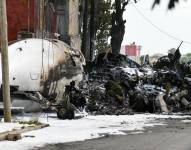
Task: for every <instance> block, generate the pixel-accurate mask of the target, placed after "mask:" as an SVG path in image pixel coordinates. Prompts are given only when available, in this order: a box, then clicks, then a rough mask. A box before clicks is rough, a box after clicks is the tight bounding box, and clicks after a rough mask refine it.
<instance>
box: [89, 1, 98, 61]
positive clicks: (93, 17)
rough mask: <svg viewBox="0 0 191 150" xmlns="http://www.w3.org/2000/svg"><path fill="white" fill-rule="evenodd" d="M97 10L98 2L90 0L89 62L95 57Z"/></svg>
mask: <svg viewBox="0 0 191 150" xmlns="http://www.w3.org/2000/svg"><path fill="white" fill-rule="evenodd" d="M97 9H98V0H91V17H90V60H91V61H93V60H94V57H95V40H96V26H97V23H96V22H97V17H96V16H97Z"/></svg>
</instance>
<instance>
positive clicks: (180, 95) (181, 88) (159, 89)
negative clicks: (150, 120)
mask: <svg viewBox="0 0 191 150" xmlns="http://www.w3.org/2000/svg"><path fill="white" fill-rule="evenodd" d="M180 57H181V55H180V52H179V49H177V50H174V51H173V53H172V52H171V53H169V55H168V56H165V57H162V58H160V59H159V60H158V62H156V63H155V64H154V65H153V66H151V65H145V66H144V65H143V66H140V65H139V64H137V63H136V62H134V61H132V60H130V59H129V58H128V57H126V56H124V55H120V54H118V55H116V54H112V53H108V54H107V53H102V54H100V55H98V57H97V59H96V60H95V61H94V62H93V63H92V64H91V65H90V66H91V67H89V68H88V73H86V74H85V76H84V80H83V81H82V82H81V83H80V85H79V86H80V88H79V89H80V90H81V91H83V93H84V95H85V96H86V97H87V104H86V109H87V111H88V112H91V113H94V114H108V115H122V114H129V113H132V112H150V113H155V112H167V113H168V112H177V111H179V112H180V111H189V110H190V108H191V65H190V64H189V63H187V64H181V63H180V62H179V59H180ZM90 68H91V69H90ZM90 70H91V71H90Z"/></svg>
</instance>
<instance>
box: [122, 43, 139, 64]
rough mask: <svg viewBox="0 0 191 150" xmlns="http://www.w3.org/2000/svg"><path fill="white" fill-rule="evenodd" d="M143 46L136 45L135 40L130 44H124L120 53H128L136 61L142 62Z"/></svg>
mask: <svg viewBox="0 0 191 150" xmlns="http://www.w3.org/2000/svg"><path fill="white" fill-rule="evenodd" d="M141 48H142V47H141V46H139V45H136V44H135V42H133V43H132V44H130V45H124V46H122V47H121V52H120V53H121V54H123V55H127V56H128V57H129V58H130V59H132V60H134V61H136V62H137V63H140V53H141Z"/></svg>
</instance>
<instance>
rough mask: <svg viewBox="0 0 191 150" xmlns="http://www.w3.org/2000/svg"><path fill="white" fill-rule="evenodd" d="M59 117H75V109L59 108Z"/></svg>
mask: <svg viewBox="0 0 191 150" xmlns="http://www.w3.org/2000/svg"><path fill="white" fill-rule="evenodd" d="M57 117H58V119H74V111H73V110H67V109H66V108H59V109H58V111H57Z"/></svg>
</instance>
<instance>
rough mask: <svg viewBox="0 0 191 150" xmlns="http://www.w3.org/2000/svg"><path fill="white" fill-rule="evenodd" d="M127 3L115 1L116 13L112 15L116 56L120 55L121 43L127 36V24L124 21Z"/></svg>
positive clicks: (112, 36)
mask: <svg viewBox="0 0 191 150" xmlns="http://www.w3.org/2000/svg"><path fill="white" fill-rule="evenodd" d="M127 4H128V1H127V2H122V0H115V11H114V12H113V13H112V28H111V47H112V52H113V53H115V54H118V53H120V49H121V43H122V41H123V37H124V34H125V23H126V20H123V12H124V11H125V6H126V5H127Z"/></svg>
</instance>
